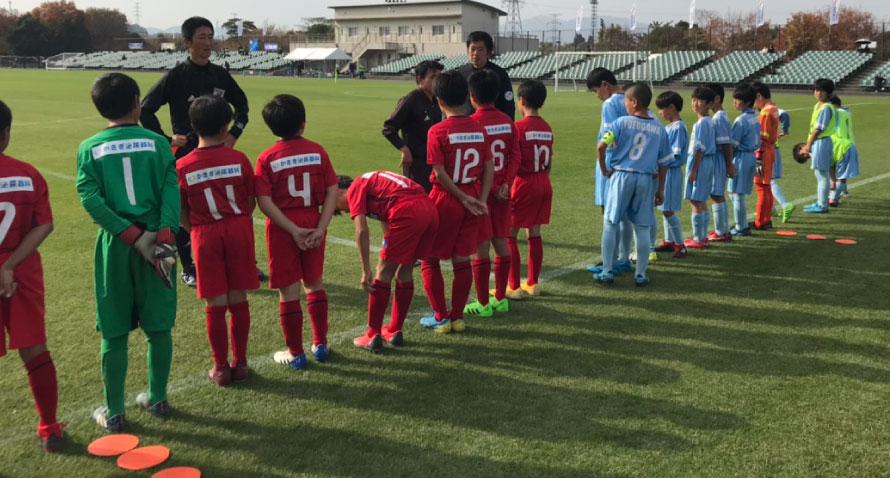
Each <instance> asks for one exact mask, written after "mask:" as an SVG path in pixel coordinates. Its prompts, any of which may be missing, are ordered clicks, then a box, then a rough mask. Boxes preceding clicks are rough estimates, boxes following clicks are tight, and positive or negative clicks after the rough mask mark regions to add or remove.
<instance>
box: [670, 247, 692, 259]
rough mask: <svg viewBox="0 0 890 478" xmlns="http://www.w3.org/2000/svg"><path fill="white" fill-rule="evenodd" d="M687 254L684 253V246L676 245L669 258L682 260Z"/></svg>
mask: <svg viewBox="0 0 890 478" xmlns="http://www.w3.org/2000/svg"><path fill="white" fill-rule="evenodd" d="M687 254H688V253H687V252H686V246H680V245H678V246H677V247H676V248H674V253H673V254H671V257H673V258H674V259H683V258H685V257H686V255H687Z"/></svg>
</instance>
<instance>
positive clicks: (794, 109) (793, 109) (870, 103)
mask: <svg viewBox="0 0 890 478" xmlns="http://www.w3.org/2000/svg"><path fill="white" fill-rule="evenodd" d="M878 104H880V103H875V102H873V101H869V102H865V103H850V104H847V105H843V106H863V105H878ZM812 109H813V108H791V109H790V110H785V111H787V112H789V113H790V112H792V111H811V110H812Z"/></svg>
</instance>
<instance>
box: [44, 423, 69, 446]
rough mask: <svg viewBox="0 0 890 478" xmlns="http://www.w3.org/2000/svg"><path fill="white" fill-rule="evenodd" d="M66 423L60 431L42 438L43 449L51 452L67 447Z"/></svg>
mask: <svg viewBox="0 0 890 478" xmlns="http://www.w3.org/2000/svg"><path fill="white" fill-rule="evenodd" d="M64 427H65V426H64V425H62V427H61V428H59V433H50V434H49V435H47V436H46V437H43V438H41V440H42V441H43V449H44V450H45V451H48V452H50V453H58V452H60V451H62V448H64V447H65V430H64Z"/></svg>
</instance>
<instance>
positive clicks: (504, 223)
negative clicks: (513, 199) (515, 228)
mask: <svg viewBox="0 0 890 478" xmlns="http://www.w3.org/2000/svg"><path fill="white" fill-rule="evenodd" d="M495 237H510V201H509V200H505V201H502V200H500V199H498V198H497V191H496V190H493V191H492V193H491V195H490V196H488V215H487V216H485V217H483V218H482V219H481V220H480V221H479V239H478V241H479V242H480V243H482V242H485V241H490V240H491V239H492V238H495Z"/></svg>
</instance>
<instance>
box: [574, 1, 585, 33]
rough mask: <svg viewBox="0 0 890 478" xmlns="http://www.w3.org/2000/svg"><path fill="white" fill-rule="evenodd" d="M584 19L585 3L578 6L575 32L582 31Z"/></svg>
mask: <svg viewBox="0 0 890 478" xmlns="http://www.w3.org/2000/svg"><path fill="white" fill-rule="evenodd" d="M582 21H584V5H581V6H580V7H578V19H577V20H575V32H577V33H581V22H582Z"/></svg>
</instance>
